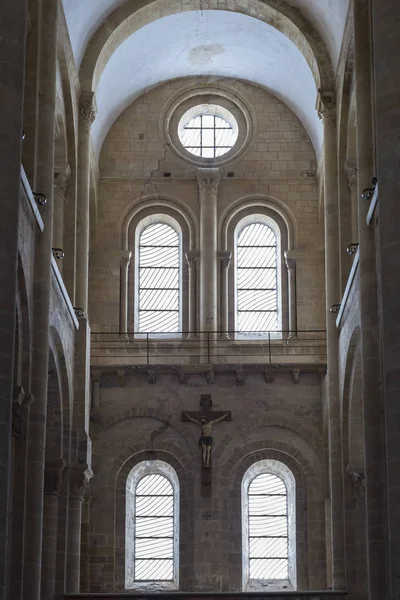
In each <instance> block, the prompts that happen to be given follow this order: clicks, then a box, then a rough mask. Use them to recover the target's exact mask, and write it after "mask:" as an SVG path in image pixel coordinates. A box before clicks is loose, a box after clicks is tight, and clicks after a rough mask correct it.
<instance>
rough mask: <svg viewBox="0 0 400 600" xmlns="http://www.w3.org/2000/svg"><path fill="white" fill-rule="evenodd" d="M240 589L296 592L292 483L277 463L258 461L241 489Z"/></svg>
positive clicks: (287, 474)
mask: <svg viewBox="0 0 400 600" xmlns="http://www.w3.org/2000/svg"><path fill="white" fill-rule="evenodd" d="M242 507H243V523H242V525H243V527H242V529H243V589H244V590H246V589H247V590H261V589H266V588H270V589H276V590H279V589H295V587H296V542H295V539H296V533H295V483H294V477H293V474H292V473H291V471H290V470H289V469H288V468H287V467H286V466H285V465H284V464H283V463H280V462H278V461H268V460H266V461H260V462H258V463H255V464H254V465H252V467H250V469H249V470H248V471H247V472H246V474H245V476H244V478H243V487H242Z"/></svg>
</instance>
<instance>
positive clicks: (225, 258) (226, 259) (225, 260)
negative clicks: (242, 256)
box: [217, 250, 232, 271]
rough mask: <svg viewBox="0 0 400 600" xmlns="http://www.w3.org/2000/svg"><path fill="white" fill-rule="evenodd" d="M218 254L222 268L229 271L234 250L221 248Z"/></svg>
mask: <svg viewBox="0 0 400 600" xmlns="http://www.w3.org/2000/svg"><path fill="white" fill-rule="evenodd" d="M217 256H218V259H219V261H220V263H221V266H222V268H223V269H225V270H226V271H227V270H228V269H229V266H230V264H231V259H232V252H231V251H230V250H220V251H219V252H218V255H217Z"/></svg>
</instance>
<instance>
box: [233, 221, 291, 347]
mask: <svg viewBox="0 0 400 600" xmlns="http://www.w3.org/2000/svg"><path fill="white" fill-rule="evenodd" d="M244 221H245V222H244V223H243V222H242V223H240V224H239V228H238V230H237V237H236V264H235V267H236V330H237V331H238V333H239V334H240V335H251V336H252V337H254V335H263V334H264V335H265V333H266V332H272V333H275V332H277V331H278V330H279V325H280V319H279V316H280V315H279V297H278V285H279V271H278V260H277V258H278V251H277V245H278V240H277V235H276V233H275V231H274V229H273V228H272V227H271V223H270V221H271V220H270V219H268V222H266V217H264V216H263V215H254V216H252V217H251V222H250V223H248V221H249V219H245V220H244Z"/></svg>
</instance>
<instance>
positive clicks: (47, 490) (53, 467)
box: [43, 459, 66, 497]
mask: <svg viewBox="0 0 400 600" xmlns="http://www.w3.org/2000/svg"><path fill="white" fill-rule="evenodd" d="M65 467H66V465H65V462H64V461H63V460H62V459H60V460H57V461H54V462H51V463H46V465H45V469H44V492H43V493H44V494H46V495H48V496H58V497H60V493H61V485H62V475H63V473H64V471H65Z"/></svg>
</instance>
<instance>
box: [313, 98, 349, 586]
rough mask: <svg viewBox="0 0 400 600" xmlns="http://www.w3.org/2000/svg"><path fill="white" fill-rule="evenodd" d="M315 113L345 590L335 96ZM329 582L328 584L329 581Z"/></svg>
mask: <svg viewBox="0 0 400 600" xmlns="http://www.w3.org/2000/svg"><path fill="white" fill-rule="evenodd" d="M318 114H319V115H320V117H321V118H322V119H323V122H324V165H325V171H324V199H325V203H324V207H325V281H326V312H327V316H326V319H327V324H326V328H327V350H328V372H327V380H328V387H327V392H328V419H329V425H328V443H329V483H330V497H331V527H332V566H331V567H332V587H333V589H335V590H340V589H344V588H345V574H346V565H345V537H344V490H343V460H342V440H341V416H340V398H339V335H338V330H337V328H336V320H335V314H333V313H332V312H331V311H330V309H331V307H332V306H333V305H335V304H338V303H339V302H340V267H339V265H340V261H339V207H338V178H337V133H336V105H335V98H334V94H333V93H331V92H324V91H321V90H320V92H319V99H318ZM328 583H329V582H328Z"/></svg>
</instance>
